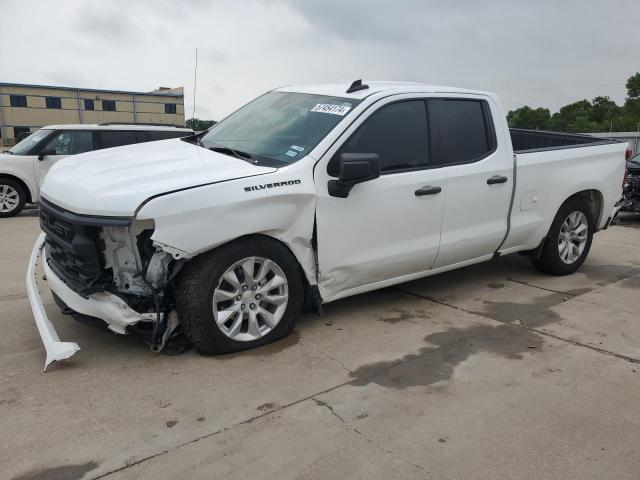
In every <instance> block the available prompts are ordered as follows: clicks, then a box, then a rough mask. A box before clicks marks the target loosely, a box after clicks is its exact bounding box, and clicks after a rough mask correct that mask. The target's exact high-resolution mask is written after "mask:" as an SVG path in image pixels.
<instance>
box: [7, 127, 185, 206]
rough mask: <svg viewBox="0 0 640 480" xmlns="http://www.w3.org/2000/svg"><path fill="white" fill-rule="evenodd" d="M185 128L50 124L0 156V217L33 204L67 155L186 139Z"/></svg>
mask: <svg viewBox="0 0 640 480" xmlns="http://www.w3.org/2000/svg"><path fill="white" fill-rule="evenodd" d="M192 133H193V131H192V130H190V129H188V128H177V127H172V126H152V125H123V124H101V125H51V126H49V127H43V128H41V129H40V130H38V131H36V132H34V133H32V134H31V135H29V136H28V137H27V138H25V139H24V140H22V141H21V142H20V143H18V144H17V145H15V146H14V147H13V148H11V149H9V151H7V152H5V153H1V154H0V218H2V217H13V216H14V215H17V214H18V213H20V212H21V211H22V209H23V208H24V206H25V205H26V204H28V203H36V202H37V200H38V191H39V189H40V186H41V185H42V182H43V180H44V177H45V175H46V174H47V172H48V171H49V169H50V168H51V166H52V165H53V164H54V163H56V162H57V161H58V160H60V159H62V158H64V157H67V156H69V155H76V154H78V153H85V152H90V151H93V150H100V149H104V148H112V147H120V146H122V145H130V144H133V143H143V142H151V141H154V140H166V139H168V138H178V137H186V136H188V135H191V134H192Z"/></svg>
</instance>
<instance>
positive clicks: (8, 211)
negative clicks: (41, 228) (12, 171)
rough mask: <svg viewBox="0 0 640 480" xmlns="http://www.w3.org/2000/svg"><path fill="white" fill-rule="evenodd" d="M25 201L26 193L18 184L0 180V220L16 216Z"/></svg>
mask: <svg viewBox="0 0 640 480" xmlns="http://www.w3.org/2000/svg"><path fill="white" fill-rule="evenodd" d="M26 201H27V196H26V193H25V191H24V189H23V188H22V186H21V185H20V184H19V183H18V182H14V181H13V180H9V179H7V178H0V218H7V217H14V216H16V215H17V214H19V213H20V212H21V211H22V209H23V208H24V204H25V203H26Z"/></svg>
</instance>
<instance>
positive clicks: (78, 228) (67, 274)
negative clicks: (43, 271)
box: [40, 199, 131, 296]
mask: <svg viewBox="0 0 640 480" xmlns="http://www.w3.org/2000/svg"><path fill="white" fill-rule="evenodd" d="M130 222H131V220H130V219H126V218H119V217H118V218H116V217H90V216H86V215H78V214H74V213H72V212H68V211H67V210H64V209H62V208H60V207H58V206H56V205H53V204H51V203H50V202H47V201H46V200H43V199H40V227H41V228H42V230H43V231H44V232H45V233H46V235H47V238H46V243H45V252H46V255H47V263H48V264H49V267H51V269H52V270H53V271H54V273H55V274H56V275H57V276H58V277H60V278H61V279H62V280H63V281H64V282H65V283H66V284H67V286H68V287H69V288H71V289H72V290H74V291H75V292H77V293H79V294H80V295H83V296H87V295H90V294H91V293H94V292H97V291H101V290H103V289H104V282H105V281H107V280H108V279H107V278H106V272H105V270H104V264H103V263H102V260H101V256H100V255H99V252H101V251H103V250H104V244H103V241H102V240H101V239H100V231H101V230H102V226H103V225H121V226H125V225H129V224H130Z"/></svg>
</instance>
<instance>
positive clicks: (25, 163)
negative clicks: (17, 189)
mask: <svg viewBox="0 0 640 480" xmlns="http://www.w3.org/2000/svg"><path fill="white" fill-rule="evenodd" d="M37 161H38V157H36V156H35V155H12V154H10V153H0V175H6V176H9V177H15V178H17V179H19V180H20V181H21V182H22V183H23V184H24V185H26V186H27V188H28V189H29V197H30V198H31V200H32V201H35V200H36V199H37V198H38V181H37V176H36V165H35V163H36V162H37Z"/></svg>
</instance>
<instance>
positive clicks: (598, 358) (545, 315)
mask: <svg viewBox="0 0 640 480" xmlns="http://www.w3.org/2000/svg"><path fill="white" fill-rule="evenodd" d="M624 223H625V225H624V226H615V227H611V228H610V229H609V230H607V231H605V232H601V233H599V234H597V236H596V239H595V240H594V245H593V248H592V252H591V255H590V257H589V259H588V260H587V263H585V265H584V266H583V268H582V269H581V270H580V272H578V273H576V274H575V275H572V276H570V277H549V276H546V275H542V274H539V273H538V272H536V271H535V270H534V269H533V268H532V267H531V266H530V264H529V263H528V261H527V260H526V259H524V258H522V257H520V256H517V255H516V256H511V257H506V258H503V259H500V260H498V261H495V262H491V263H487V264H483V265H477V266H473V267H469V268H466V269H463V270H459V271H455V272H450V273H447V274H443V275H439V276H436V277H431V278H427V279H423V280H419V281H416V282H411V283H408V284H403V285H400V286H398V287H397V288H390V289H385V290H382V291H378V292H372V293H370V294H366V295H360V296H357V297H353V298H349V299H346V300H343V301H338V302H335V303H332V304H329V305H327V306H326V312H325V315H324V316H323V317H317V316H315V315H305V316H304V317H303V318H302V319H301V320H300V322H299V324H298V326H297V327H296V330H295V331H294V333H293V334H292V335H291V336H290V337H288V338H286V339H284V340H282V341H280V342H276V343H274V344H272V345H268V346H266V347H262V348H260V349H256V350H252V351H249V352H244V353H241V354H233V355H226V356H219V357H204V356H200V355H198V354H196V353H195V352H193V351H190V352H188V353H186V354H184V355H181V356H178V357H167V356H163V355H155V354H153V353H151V352H150V351H149V350H148V349H146V347H145V346H144V345H143V344H142V343H141V342H139V341H138V340H137V339H136V338H133V337H120V336H115V335H111V334H107V333H104V332H102V331H99V330H97V329H95V328H91V327H87V326H84V325H82V324H79V323H77V322H76V321H74V320H73V319H71V318H69V317H65V316H62V315H61V314H59V312H58V311H57V309H56V308H55V306H54V305H53V302H52V299H51V297H50V295H49V294H48V293H46V294H45V295H44V298H45V302H46V304H47V308H48V311H49V313H50V315H51V318H52V319H53V321H54V322H55V324H56V326H57V327H58V330H59V333H60V336H61V338H63V339H65V340H74V341H77V342H78V343H79V344H80V346H81V347H82V349H83V350H82V351H81V352H79V353H78V354H77V355H76V356H75V357H73V359H71V360H70V361H67V362H64V363H62V364H59V365H56V366H53V367H52V368H51V370H50V371H48V372H47V373H46V374H43V373H41V370H42V365H43V361H44V352H43V348H42V345H41V342H40V339H39V337H38V334H37V331H36V328H35V325H34V323H33V319H32V317H31V312H30V310H29V307H28V301H27V299H26V294H25V289H24V270H25V265H26V260H27V257H28V254H29V251H30V249H31V246H32V243H33V241H34V240H35V237H36V235H37V232H38V226H37V217H36V216H35V215H34V214H33V213H30V212H25V213H23V214H22V215H20V216H19V217H17V218H13V219H2V220H0V238H2V249H1V250H0V266H1V271H2V272H3V275H2V278H1V280H0V312H2V313H0V327H1V328H2V332H3V335H2V336H1V337H0V345H1V348H0V360H1V362H0V425H1V426H2V430H1V432H2V433H1V437H0V471H2V472H3V478H10V479H22V480H24V479H54V480H55V479H79V478H107V479H134V478H136V479H137V478H139V479H143V478H158V479H163V478H167V479H173V478H177V477H184V478H202V479H204V478H207V479H211V478H230V479H233V478H238V479H245V478H259V479H262V478H273V479H276V478H277V479H283V478H304V479H308V478H318V479H328V478H336V479H345V478H362V479H372V478H437V479H467V478H468V479H496V478H501V479H502V478H514V479H515V478H518V479H522V478H536V479H544V478H549V479H552V478H553V479H555V478H563V479H569V478H576V479H577V478H580V479H583V478H612V479H616V480H617V479H627V478H628V479H635V478H637V477H638V474H637V472H638V471H640V455H639V454H640V415H639V414H640V407H639V406H638V404H639V402H638V399H639V398H640V365H639V364H638V363H640V326H639V323H640V322H639V320H640V318H639V316H638V313H637V312H638V309H639V307H640V296H638V287H640V221H639V220H638V219H637V218H634V217H631V216H627V217H625V220H624Z"/></svg>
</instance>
